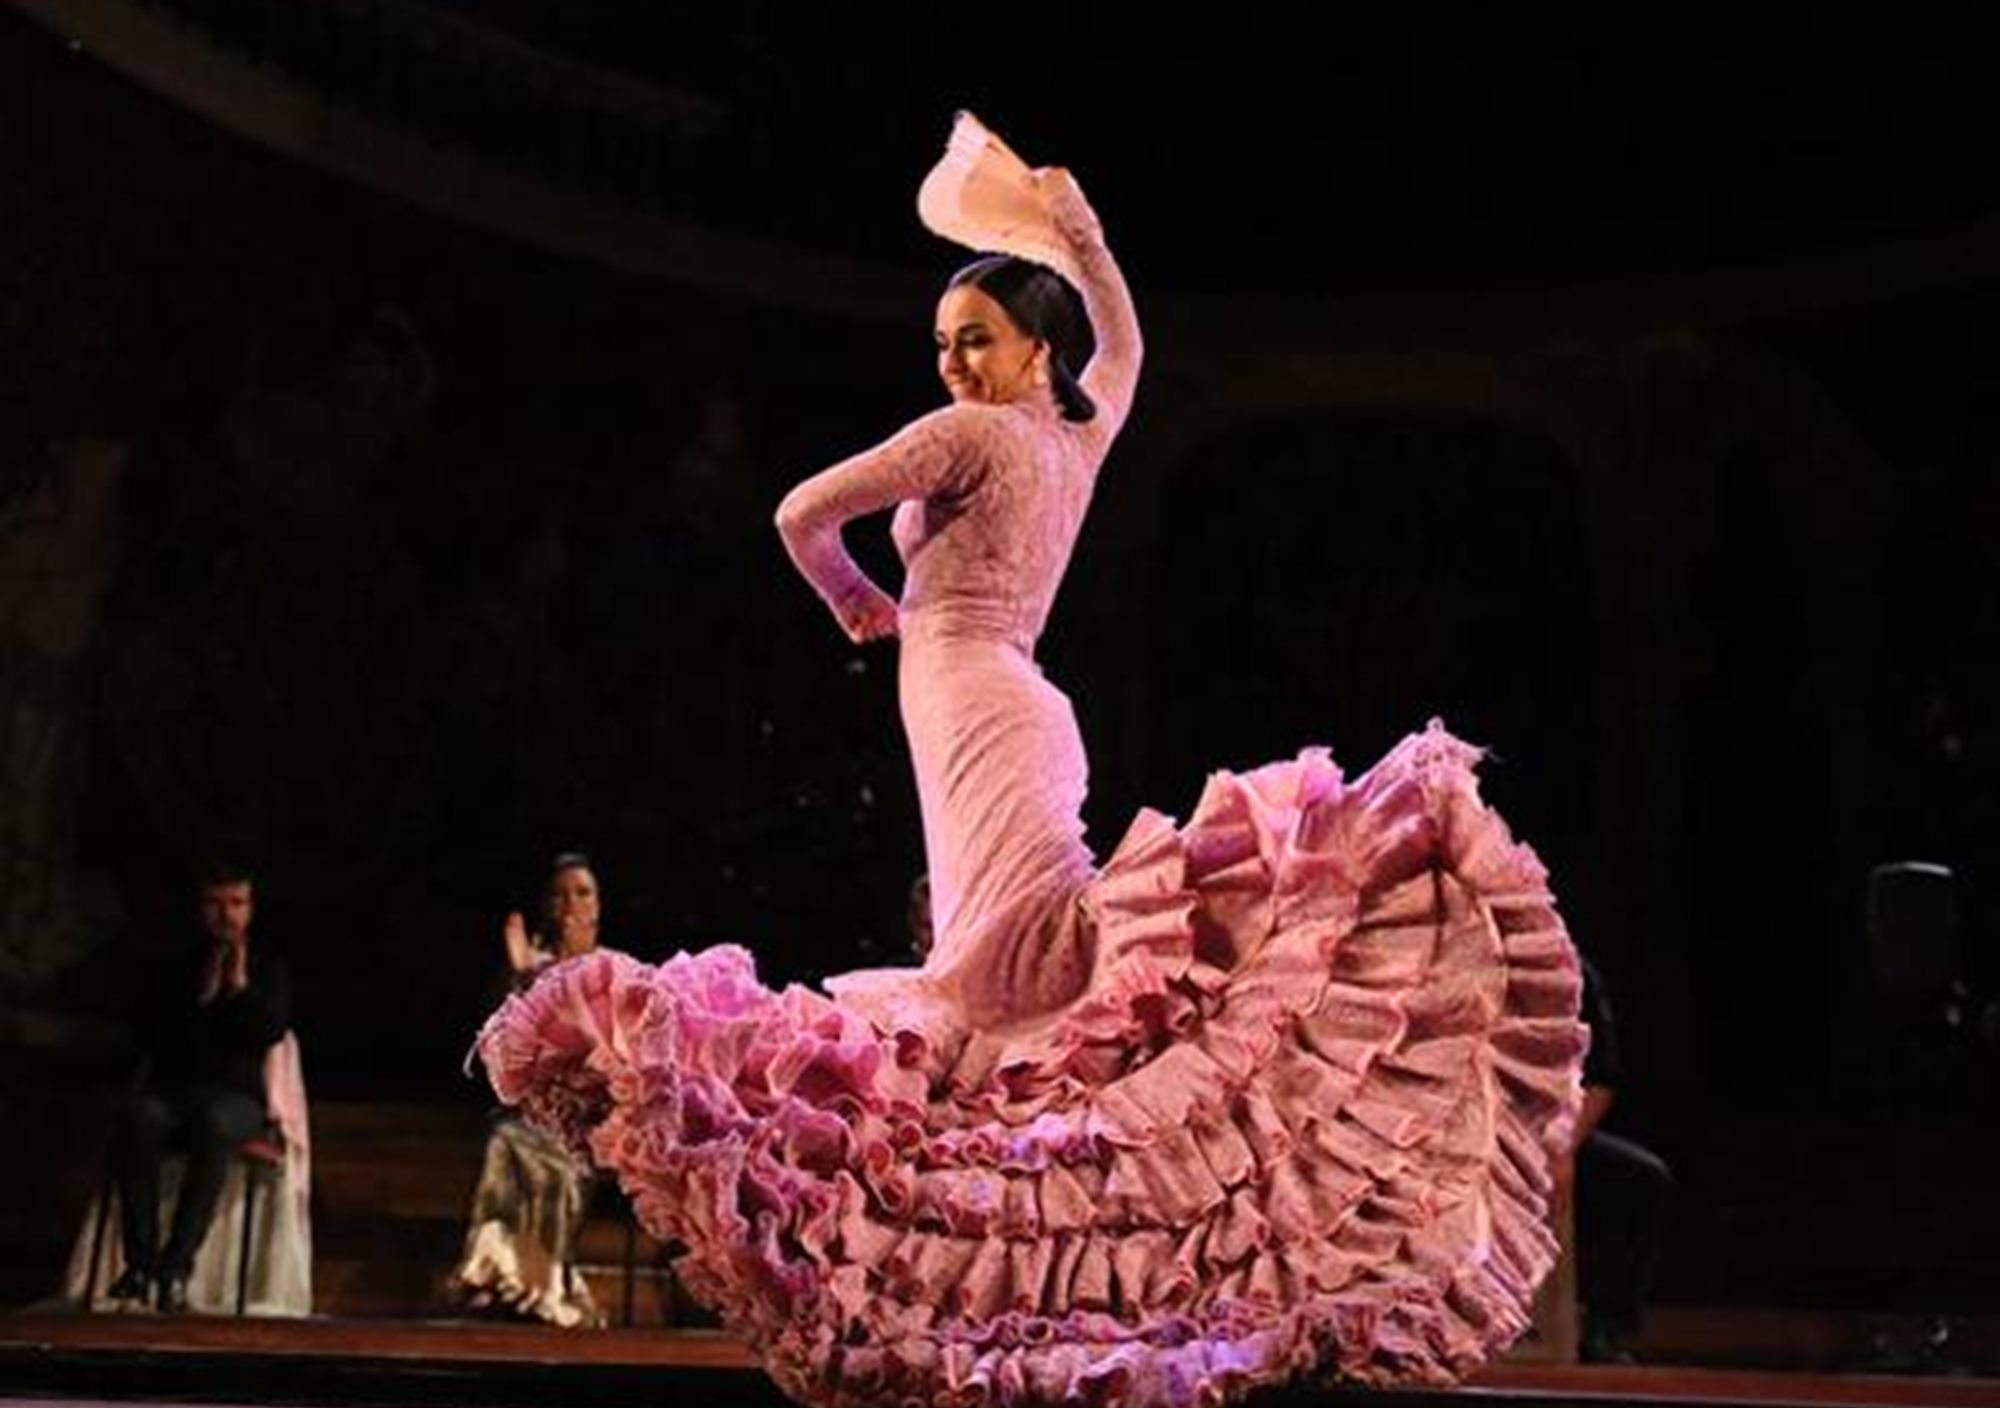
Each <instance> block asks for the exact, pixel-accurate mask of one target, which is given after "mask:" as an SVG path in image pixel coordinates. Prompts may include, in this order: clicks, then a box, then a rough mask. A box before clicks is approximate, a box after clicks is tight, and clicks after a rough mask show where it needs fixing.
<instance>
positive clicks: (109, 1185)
mask: <svg viewBox="0 0 2000 1408" xmlns="http://www.w3.org/2000/svg"><path fill="white" fill-rule="evenodd" d="M116 1157H117V1156H116V1154H115V1153H114V1155H113V1163H112V1165H111V1169H110V1171H109V1172H108V1173H106V1174H105V1176H104V1190H103V1191H102V1192H101V1193H99V1194H98V1195H97V1222H96V1225H95V1226H94V1227H93V1228H92V1229H91V1232H90V1273H89V1274H88V1275H87V1276H85V1277H84V1282H83V1308H84V1310H85V1311H86V1312H88V1311H92V1310H95V1309H97V1268H98V1267H100V1266H102V1265H103V1264H104V1231H105V1228H106V1227H107V1226H109V1225H110V1222H111V1194H112V1190H113V1189H115V1188H116V1187H117V1186H118V1165H117V1163H116Z"/></svg>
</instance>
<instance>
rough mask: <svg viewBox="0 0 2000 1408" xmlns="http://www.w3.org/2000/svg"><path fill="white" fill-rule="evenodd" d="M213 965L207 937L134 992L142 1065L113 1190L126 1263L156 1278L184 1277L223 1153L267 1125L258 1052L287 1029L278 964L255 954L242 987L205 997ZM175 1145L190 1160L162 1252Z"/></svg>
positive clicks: (218, 1186) (288, 998) (220, 1174)
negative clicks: (163, 1184)
mask: <svg viewBox="0 0 2000 1408" xmlns="http://www.w3.org/2000/svg"><path fill="white" fill-rule="evenodd" d="M219 961H221V960H220V956H219V955H218V953H217V951H216V947H215V945H214V944H213V943H212V942H211V941H209V940H207V939H206V938H204V939H203V940H202V941H201V942H200V943H198V944H195V945H190V946H189V947H188V948H187V949H186V950H182V951H177V952H175V953H174V954H172V955H170V956H169V958H168V960H167V961H166V962H164V963H163V964H161V965H160V967H159V968H158V969H157V970H156V971H155V972H154V973H153V974H152V975H151V981H150V982H149V984H148V986H147V989H146V991H145V993H144V994H143V996H142V998H141V1003H142V1006H141V1010H140V1013H139V1047H140V1055H141V1067H140V1073H139V1079H138V1081H137V1083H136V1084H135V1086H134V1088H133V1091H132V1094H131V1096H130V1097H129V1098H128V1099H127V1101H126V1103H125V1111H124V1120H123V1128H122V1131H121V1138H120V1140H119V1159H118V1197H119V1203H120V1205H121V1208H122V1210H123V1232H124V1238H125V1261H126V1264H127V1265H128V1266H133V1267H137V1268H140V1269H142V1270H145V1271H147V1272H150V1273H153V1274H156V1275H159V1276H162V1277H175V1276H178V1277H185V1276H186V1275H187V1274H188V1270H189V1268H190V1267H192V1266H193V1264H194V1257H195V1253H196V1252H197V1251H199V1250H200V1248H201V1242H202V1238H203V1237H205V1236H206V1235H207V1234H208V1225H209V1223H210V1222H211V1221H212V1220H213V1219H214V1216H215V1205H216V1203H217V1201H218V1200H219V1199H220V1198H221V1196H222V1184H223V1180H224V1179H225V1177H226V1176H227V1175H228V1172H229V1159H230V1156H231V1155H232V1154H233V1153H234V1151H235V1149H236V1146H237V1145H238V1144H240V1143H242V1142H243V1141H244V1140H245V1139H248V1138H250V1137H251V1136H252V1135H254V1134H256V1133H257V1132H258V1131H260V1130H262V1129H263V1128H264V1124H265V1113H264V1109H265V1105H264V1056H265V1053H266V1052H267V1051H268V1050H269V1049H270V1047H271V1044H272V1043H273V1042H275V1041H277V1040H278V1039H279V1038H280V1037H282V1036H283V1035H284V1034H285V1031H286V1029H287V1028H288V1027H290V1025H291V1008H292V987H291V979H290V975H289V974H288V973H287V971H286V969H285V967H284V965H283V963H281V962H280V961H279V960H277V959H276V958H273V957H271V956H270V955H268V954H264V953H260V952H257V951H255V950H253V951H252V952H251V954H250V958H249V966H248V981H247V982H246V983H245V985H244V986H243V987H242V988H241V989H239V990H237V991H235V992H227V991H218V992H217V993H216V995H215V996H213V997H211V998H209V999H208V1000H207V1001H203V1000H202V995H203V993H204V992H205V991H206V990H207V989H208V987H210V986H211V985H212V979H211V976H210V975H211V973H212V972H213V971H214V970H213V965H214V964H216V963H218V962H219ZM214 985H215V986H218V987H220V984H219V983H217V984H214ZM175 1151H179V1152H183V1153H185V1154H186V1155H187V1159H188V1166H187V1175H186V1177H185V1178H184V1179H183V1180H182V1182H181V1195H180V1199H179V1201H178V1203H177V1204H176V1205H175V1208H174V1221H173V1228H172V1230H171V1233H170V1235H169V1237H168V1239H167V1244H166V1246H165V1248H161V1246H160V1239H159V1205H160V1165H161V1163H162V1162H163V1161H164V1159H165V1158H166V1156H167V1155H168V1154H169V1153H172V1152H175Z"/></svg>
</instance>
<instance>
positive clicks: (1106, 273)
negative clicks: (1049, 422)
mask: <svg viewBox="0 0 2000 1408" xmlns="http://www.w3.org/2000/svg"><path fill="white" fill-rule="evenodd" d="M1044 184H1052V186H1053V192H1052V195H1051V199H1050V202H1049V215H1050V218H1051V221H1052V223H1053V224H1054V227H1055V230H1056V233H1057V234H1058V235H1059V236H1060V237H1061V242H1060V245H1059V246H1058V248H1057V250H1056V251H1055V252H1056V253H1057V254H1058V255H1059V256H1060V257H1059V260H1058V263H1057V265H1056V271H1057V272H1058V273H1060V274H1061V275H1062V276H1063V277H1064V278H1066V279H1068V280H1069V281H1070V282H1071V283H1072V284H1074V285H1076V290H1077V292H1078V293H1080V294H1082V295H1083V307H1084V311H1085V312H1086V313H1087V314H1088V315H1089V316H1090V330H1091V332H1092V334H1093V335H1094V336H1095V337H1096V339H1097V352H1096V355H1094V356H1093V357H1092V358H1091V359H1090V365H1089V366H1088V367H1087V368H1085V369H1084V372H1083V374H1082V376H1081V377H1080V378H1079V379H1080V380H1081V381H1082V383H1083V389H1084V390H1085V391H1087V392H1089V393H1090V399H1091V400H1093V401H1095V402H1096V403H1097V408H1098V413H1099V414H1100V415H1102V416H1103V417H1104V419H1105V430H1106V432H1107V433H1109V434H1116V433H1117V431H1118V428H1119V427H1120V426H1121V425H1123V424H1124V423H1125V416H1126V414H1127V413H1128V412H1129V411H1130V410H1131V409H1132V396H1133V392H1134V391H1135V390H1136V389H1137V387H1138V384H1139V364H1140V363H1141V361H1143V360H1144V358H1145V342H1144V340H1143V339H1142V338H1141V337H1140V335H1139V315H1138V312H1137V310H1136V309H1134V308H1133V306H1132V291H1131V290H1130V289H1129V288H1128V287H1126V284H1125V275H1124V274H1123V273H1122V272H1121V271H1120V270H1119V268H1118V261H1117V260H1115V259H1113V258H1112V257H1111V250H1110V248H1109V247H1107V246H1106V245H1105V243H1104V229H1103V226H1101V225H1100V224H1099V223H1098V219H1097V213H1096V212H1095V211H1093V210H1092V209H1091V208H1090V203H1089V202H1088V201H1086V200H1085V199H1084V198H1083V192H1082V191H1080V190H1078V189H1077V186H1076V182H1075V181H1073V180H1071V179H1069V177H1068V174H1067V173H1064V172H1055V173H1050V174H1049V175H1048V176H1047V177H1045V178H1044Z"/></svg>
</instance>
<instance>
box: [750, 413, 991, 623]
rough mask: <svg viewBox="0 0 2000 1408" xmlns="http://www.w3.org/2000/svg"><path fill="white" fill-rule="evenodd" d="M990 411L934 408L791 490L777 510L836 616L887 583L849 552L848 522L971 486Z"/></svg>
mask: <svg viewBox="0 0 2000 1408" xmlns="http://www.w3.org/2000/svg"><path fill="white" fill-rule="evenodd" d="M985 414H988V413H987V412H985V411H984V409H983V408H981V407H978V406H962V405H954V406H945V407H942V408H941V409H939V410H935V411H932V412H931V413H930V414H929V415H926V416H923V417H921V418H919V419H917V420H914V421H912V422H911V423H910V424H908V425H906V426H904V427H903V428H902V429H901V430H899V431H898V432H896V434H894V435H892V436H891V437H889V439H887V440H885V441H883V442H882V443H881V444H880V445H877V446H875V448H873V449H872V450H864V451H862V452H861V453H860V454H858V455H855V456H852V457H851V458H849V459H845V460H842V461H841V462H840V463H839V464H837V465H834V466H833V467H832V468H831V469H826V470H822V471H821V472H820V473H818V474H815V475H814V476H813V477H812V478H810V479H808V480H806V481H805V482H804V483H802V484H800V485H798V486H797V487H796V488H794V489H793V490H792V491H791V492H790V493H789V494H787V495H785V498H784V502H782V503H781V504H779V505H778V516H777V522H778V533H779V535H780V536H781V537H783V538H784V540H785V551H786V552H787V553H789V554H790V555H791V559H792V564H793V565H794V566H795V567H797V568H798V569H799V573H800V575H801V576H803V577H804V578H805V579H806V581H808V582H809V583H811V584H812V588H813V590H814V591H816V592H818V593H819V595H820V599H821V600H822V601H824V602H825V603H826V604H827V605H828V606H829V607H831V608H832V609H833V612H834V614H835V615H836V616H840V617H843V619H844V618H845V615H846V611H845V608H847V607H848V606H850V605H851V604H852V603H853V601H854V600H855V599H856V598H857V597H860V596H864V595H867V594H869V593H871V592H879V591H880V590H881V588H880V587H878V586H877V585H876V584H875V583H874V582H872V581H870V580H869V578H868V575H867V574H866V573H865V572H863V571H862V570H861V568H860V566H859V565H858V564H857V563H856V562H855V561H854V559H853V558H852V557H851V556H849V554H848V551H847V545H846V543H844V542H843V541H842V540H841V536H840V530H841V527H842V525H844V524H845V523H847V522H848V521H849V520H850V519H855V518H862V517H865V516H866V515H868V514H871V513H879V512H881V511H882V510H883V509H887V508H893V507H894V506H895V505H897V504H899V503H903V502H905V501H906V500H910V499H934V498H941V497H950V496H956V495H960V494H963V493H965V492H966V491H967V490H968V489H969V488H971V487H972V484H973V482H974V480H975V479H976V478H977V476H978V473H979V466H980V464H981V462H982V457H981V456H980V455H979V454H978V452H977V439H978V431H979V418H980V417H981V416H982V415H985Z"/></svg>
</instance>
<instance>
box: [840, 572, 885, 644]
mask: <svg viewBox="0 0 2000 1408" xmlns="http://www.w3.org/2000/svg"><path fill="white" fill-rule="evenodd" d="M833 614H834V618H835V619H836V620H838V621H839V622H840V629H841V630H843V631H845V632H847V638H848V639H849V640H851V641H853V642H854V643H855V644H856V645H866V644H867V643H868V642H869V641H871V640H887V639H888V638H889V637H891V636H893V635H895V634H896V599H895V598H894V597H892V596H890V595H889V594H888V593H887V592H885V591H883V590H882V589H881V588H880V587H878V586H876V585H875V584H874V583H873V582H863V583H862V584H861V585H860V586H858V587H856V588H855V589H854V590H853V591H852V592H849V593H848V594H847V595H846V596H844V597H842V598H841V600H840V604H839V605H838V606H836V607H834V610H833Z"/></svg>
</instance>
